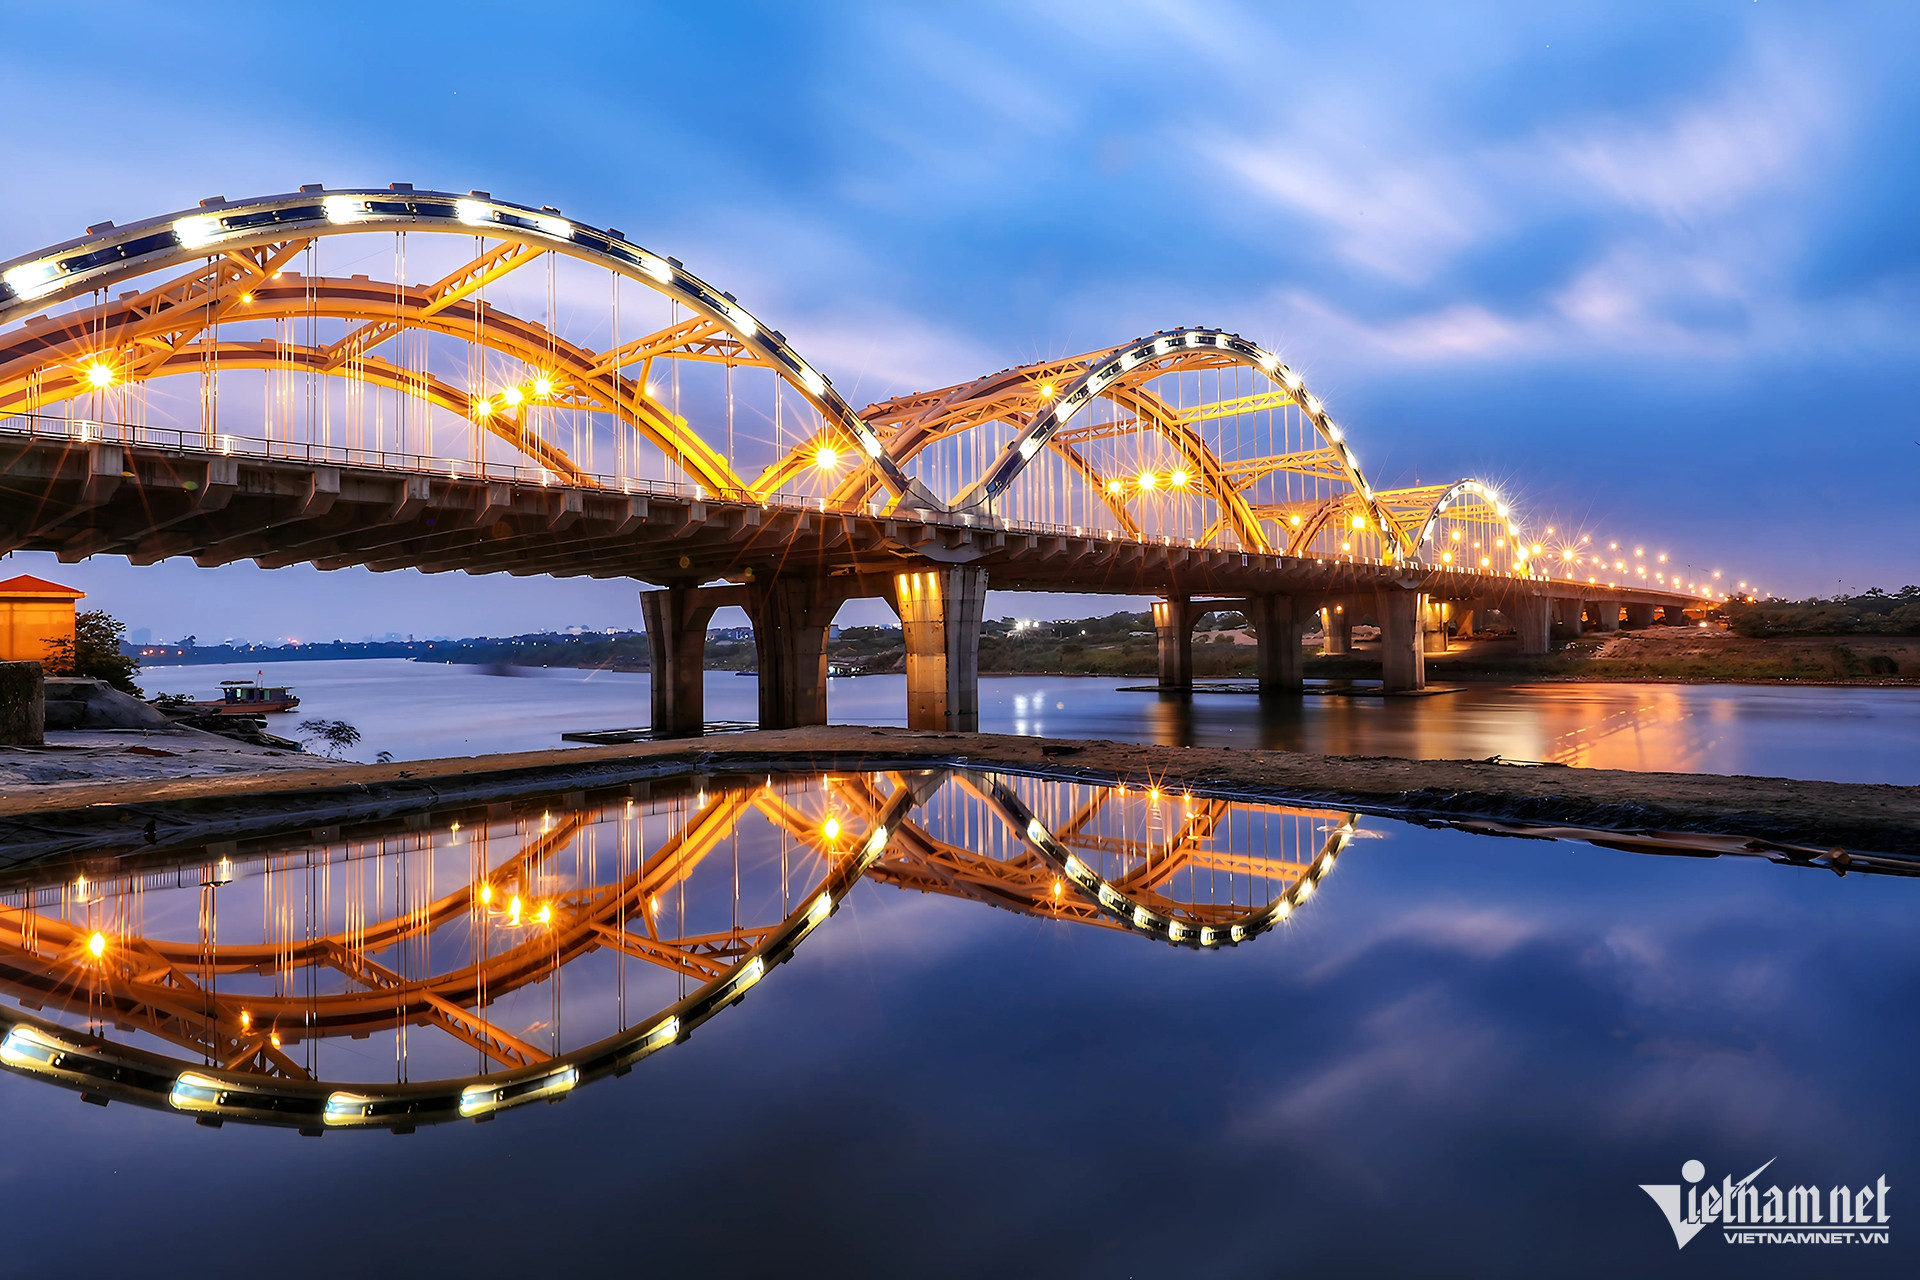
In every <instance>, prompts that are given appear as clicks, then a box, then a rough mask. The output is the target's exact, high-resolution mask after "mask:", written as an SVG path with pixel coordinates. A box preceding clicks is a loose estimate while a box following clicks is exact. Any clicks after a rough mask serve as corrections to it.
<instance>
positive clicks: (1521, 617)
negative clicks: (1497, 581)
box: [1500, 595, 1553, 656]
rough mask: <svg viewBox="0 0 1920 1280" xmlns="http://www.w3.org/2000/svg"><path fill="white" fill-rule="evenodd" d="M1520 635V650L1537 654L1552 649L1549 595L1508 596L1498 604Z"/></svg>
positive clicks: (1551, 609)
mask: <svg viewBox="0 0 1920 1280" xmlns="http://www.w3.org/2000/svg"><path fill="white" fill-rule="evenodd" d="M1500 612H1502V613H1504V614H1506V615H1507V620H1508V621H1509V622H1511V623H1513V629H1514V630H1515V631H1516V632H1518V633H1519V636H1520V652H1521V653H1523V654H1527V655H1532V656H1538V655H1540V654H1543V653H1551V652H1552V651H1553V599H1552V597H1550V596H1521V595H1516V596H1509V597H1508V598H1507V599H1506V600H1505V601H1504V602H1502V604H1501V605H1500Z"/></svg>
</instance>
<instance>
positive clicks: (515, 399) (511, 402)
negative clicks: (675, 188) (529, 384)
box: [500, 387, 526, 408]
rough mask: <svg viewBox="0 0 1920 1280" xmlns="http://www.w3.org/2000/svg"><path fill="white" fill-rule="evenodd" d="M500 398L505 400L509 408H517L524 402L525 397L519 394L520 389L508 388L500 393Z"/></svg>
mask: <svg viewBox="0 0 1920 1280" xmlns="http://www.w3.org/2000/svg"><path fill="white" fill-rule="evenodd" d="M500 398H501V399H502V400H505V401H506V402H507V404H508V406H509V407H511V408H518V407H519V405H520V402H521V401H522V400H525V399H526V396H525V395H523V394H521V391H520V388H518V387H508V388H507V389H506V390H505V391H502V392H501V393H500Z"/></svg>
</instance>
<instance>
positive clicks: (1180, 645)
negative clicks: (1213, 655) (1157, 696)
mask: <svg viewBox="0 0 1920 1280" xmlns="http://www.w3.org/2000/svg"><path fill="white" fill-rule="evenodd" d="M1153 630H1154V635H1155V637H1156V640H1157V643H1158V646H1159V650H1160V690H1161V692H1163V693H1170V692H1174V691H1179V692H1182V693H1192V692H1193V602H1192V601H1191V600H1189V599H1188V598H1187V597H1186V596H1174V597H1172V598H1171V599H1168V600H1156V601H1154V602H1153Z"/></svg>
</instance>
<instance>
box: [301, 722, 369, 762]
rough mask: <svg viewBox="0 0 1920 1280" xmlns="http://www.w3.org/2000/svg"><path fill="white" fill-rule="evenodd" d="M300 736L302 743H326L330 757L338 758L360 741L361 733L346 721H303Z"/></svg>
mask: <svg viewBox="0 0 1920 1280" xmlns="http://www.w3.org/2000/svg"><path fill="white" fill-rule="evenodd" d="M299 734H300V741H302V742H315V741H318V742H323V743H325V744H326V748H327V754H328V755H329V756H337V755H339V754H340V753H341V752H342V751H345V750H347V748H349V747H351V746H353V745H354V744H355V743H357V742H359V741H360V731H359V730H358V729H356V728H354V727H353V726H352V725H350V724H348V723H347V722H346V721H345V720H318V719H316V720H302V721H301V722H300V728H299Z"/></svg>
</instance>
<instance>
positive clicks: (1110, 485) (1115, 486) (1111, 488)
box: [1107, 480, 1127, 493]
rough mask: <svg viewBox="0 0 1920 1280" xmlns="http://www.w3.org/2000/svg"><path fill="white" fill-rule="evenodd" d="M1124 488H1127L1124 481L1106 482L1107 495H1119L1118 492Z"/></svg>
mask: <svg viewBox="0 0 1920 1280" xmlns="http://www.w3.org/2000/svg"><path fill="white" fill-rule="evenodd" d="M1126 487H1127V484H1126V481H1124V480H1109V481H1107V492H1108V493H1119V492H1120V491H1121V490H1122V489H1125V488H1126Z"/></svg>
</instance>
